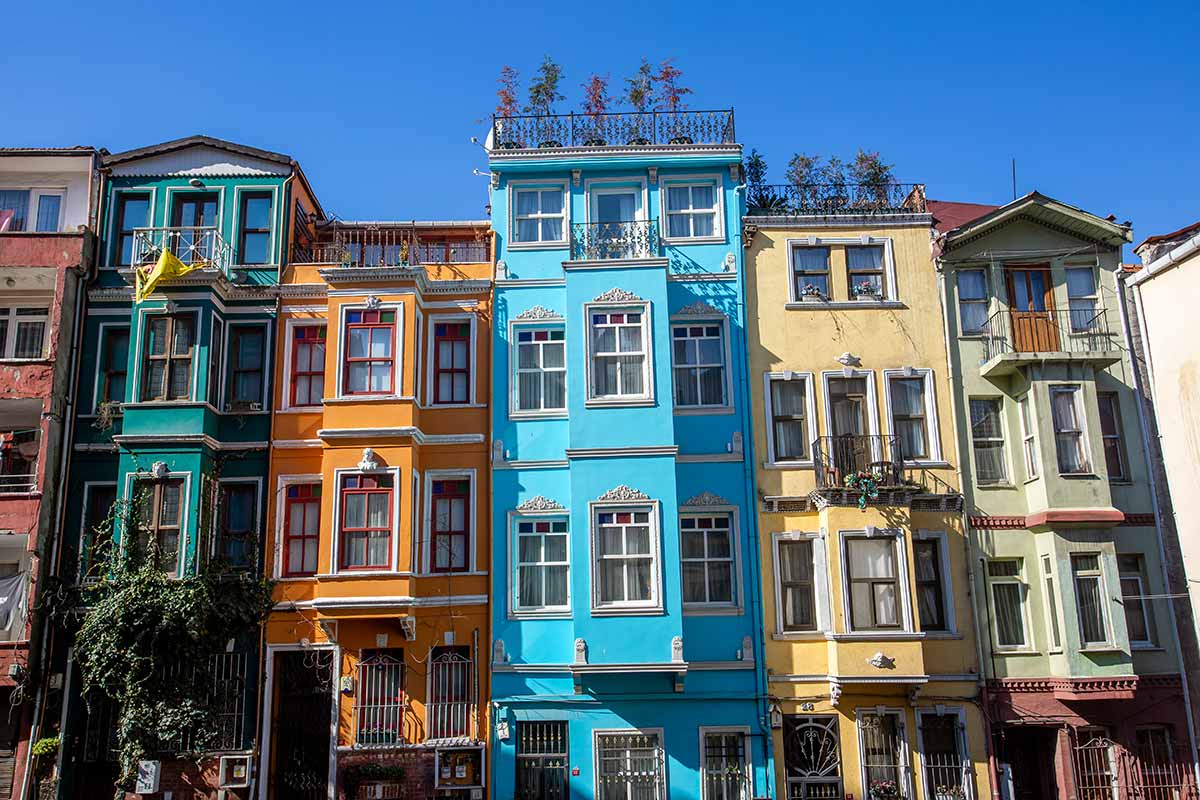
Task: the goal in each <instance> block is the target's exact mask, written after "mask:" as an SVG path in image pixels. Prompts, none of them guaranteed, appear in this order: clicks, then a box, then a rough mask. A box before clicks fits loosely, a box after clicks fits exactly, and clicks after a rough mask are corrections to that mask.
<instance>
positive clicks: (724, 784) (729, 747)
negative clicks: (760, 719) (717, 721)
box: [701, 729, 750, 800]
mask: <svg viewBox="0 0 1200 800" xmlns="http://www.w3.org/2000/svg"><path fill="white" fill-rule="evenodd" d="M701 730H702V734H703V742H704V754H703V762H704V763H703V766H702V767H701V774H702V778H701V785H702V787H703V788H702V791H701V797H702V798H703V800H750V767H749V763H748V759H747V758H746V737H747V734H746V733H745V732H744V731H740V730H737V731H733V730H730V731H724V730H703V729H701Z"/></svg>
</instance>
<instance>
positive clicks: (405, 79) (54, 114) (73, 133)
mask: <svg viewBox="0 0 1200 800" xmlns="http://www.w3.org/2000/svg"><path fill="white" fill-rule="evenodd" d="M584 9H586V10H584ZM1198 25H1200V3H1196V2H1194V0H1192V1H1191V2H1182V1H1177V2H1157V3H1142V4H1136V5H1135V4H1134V3H1118V2H1113V0H1094V2H1089V3H1082V2H1079V3H1055V2H1045V1H1044V0H1043V2H1038V3H1022V2H1010V3H989V4H978V5H975V4H971V3H956V4H950V3H927V2H908V3H904V2H900V3H897V2H884V3H873V2H836V3H832V2H830V3H823V4H820V5H815V4H811V3H810V4H804V5H802V4H799V3H796V2H794V0H783V1H782V2H780V1H778V0H762V1H761V2H756V3H754V4H753V5H750V4H744V5H741V6H734V5H732V4H728V5H726V4H722V5H717V4H708V3H699V2H696V3H662V2H660V3H654V4H646V3H636V4H634V3H629V4H625V3H617V2H606V3H603V4H589V5H586V6H585V5H583V4H580V3H575V4H569V3H558V4H553V5H550V6H547V7H541V6H538V5H533V4H525V3H522V2H507V3H504V4H503V5H500V4H497V5H495V6H493V5H484V4H476V3H469V2H455V3H422V4H420V5H411V4H402V3H395V2H392V3H378V4H360V3H349V2H343V3H333V4H329V3H322V4H308V3H305V2H299V1H294V2H288V3H275V2H250V3H237V4H233V3H230V4H225V3H220V2H206V3H200V4H194V3H193V4H189V6H188V7H187V8H186V9H185V8H184V7H183V4H175V3H171V4H166V3H155V4H152V5H151V4H148V3H147V4H144V5H143V4H128V3H121V2H112V3H108V4H105V5H103V6H97V5H94V4H87V5H84V4H78V5H74V4H72V3H16V4H9V6H8V7H6V8H5V12H4V27H5V29H6V30H5V36H4V40H5V43H4V46H3V47H0V74H3V75H5V76H6V78H7V79H6V81H5V85H6V88H5V101H4V103H3V106H2V107H0V145H69V144H93V145H96V146H102V147H107V148H108V149H109V150H112V151H114V152H115V151H118V150H124V149H129V148H133V147H139V146H142V145H146V144H152V143H154V142H158V141H162V140H165V139H171V138H175V137H178V136H184V135H188V134H192V133H205V134H209V135H212V136H219V137H222V138H227V139H233V140H236V141H240V142H244V143H246V144H250V145H255V146H258V147H263V148H267V149H272V150H279V151H282V152H285V153H289V154H291V155H293V156H294V157H296V158H297V159H298V160H299V161H300V163H301V164H302V165H303V167H304V169H305V171H306V172H307V174H308V176H309V178H310V180H311V181H312V183H313V184H314V186H315V187H316V190H317V193H318V195H319V197H320V199H321V201H322V202H323V203H324V205H325V207H326V208H327V210H330V211H332V212H336V213H337V214H338V215H340V216H342V217H344V218H360V219H363V218H375V219H379V218H394V219H407V218H413V217H417V218H462V217H480V216H482V215H483V213H484V208H483V206H484V203H485V202H486V195H485V185H486V181H485V179H484V178H480V177H476V176H474V175H472V174H471V173H472V170H473V169H474V168H482V167H483V166H484V154H483V152H482V151H481V150H479V149H478V148H477V147H475V146H474V145H472V144H470V142H469V138H470V136H471V135H473V134H478V135H480V137H481V138H482V136H483V133H484V130H485V128H486V123H485V122H484V120H486V118H487V117H488V115H489V114H490V113H491V111H492V109H493V107H494V105H495V89H496V84H495V79H496V77H497V73H498V72H499V69H500V67H501V65H502V64H504V63H511V64H512V65H513V66H515V67H516V68H517V69H518V70H519V71H520V72H521V75H522V78H523V79H525V78H528V77H529V76H530V75H531V74H532V73H533V71H534V70H535V68H536V67H537V65H538V63H539V62H540V61H541V59H542V57H543V55H545V54H550V55H552V56H553V57H554V58H555V59H556V60H558V61H559V62H560V63H561V64H562V65H563V67H564V69H565V72H566V79H565V81H564V88H565V92H564V93H565V94H567V95H568V100H567V101H565V102H564V103H562V104H560V110H562V111H567V110H571V109H572V108H576V107H577V106H578V101H579V95H580V88H579V85H580V84H581V83H582V82H583V81H584V80H585V79H586V78H587V76H588V75H589V74H590V73H592V72H600V73H609V74H610V75H611V78H612V84H613V86H614V88H618V87H619V86H620V85H621V83H622V81H621V79H622V78H623V77H624V76H625V75H627V74H629V73H630V72H632V70H633V68H634V67H635V66H636V64H637V63H638V60H639V59H640V58H641V57H642V56H643V55H645V56H646V57H648V58H650V59H651V60H653V61H656V62H657V61H660V60H662V59H664V58H673V59H674V60H675V63H676V64H677V66H679V67H681V68H682V69H683V70H684V74H685V83H686V84H688V85H690V86H691V87H692V88H693V89H694V90H695V94H694V95H693V97H692V98H691V106H692V107H693V108H723V107H727V106H730V105H732V106H734V108H735V109H736V116H737V129H738V135H739V138H740V139H741V141H742V142H743V143H744V144H745V145H746V146H747V148H749V147H756V148H758V149H759V150H760V151H762V152H763V153H764V154H765V155H766V156H767V159H768V161H769V163H770V164H771V167H772V169H771V173H770V174H769V177H771V178H773V179H775V180H782V177H783V168H784V165H785V163H786V161H787V159H788V157H789V156H790V155H791V154H792V153H794V152H796V151H804V152H808V153H813V154H820V155H830V154H836V155H840V156H842V157H843V158H850V157H852V156H853V154H854V152H855V150H857V149H858V148H859V147H863V148H866V149H869V150H879V151H881V153H882V154H883V156H884V157H885V159H886V160H887V161H889V162H891V163H894V164H895V165H896V166H895V173H896V175H897V177H898V178H899V179H900V180H902V181H913V182H924V183H926V184H927V185H928V187H929V189H928V192H929V195H930V196H931V197H935V198H940V199H954V200H969V201H975V202H1004V201H1006V200H1008V199H1010V198H1011V196H1012V187H1011V176H1010V159H1011V158H1014V157H1015V158H1016V159H1017V189H1018V191H1019V192H1020V193H1024V192H1027V191H1030V190H1032V189H1035V188H1036V189H1038V190H1040V191H1042V192H1044V193H1047V194H1051V195H1054V196H1056V197H1058V198H1060V199H1063V200H1065V201H1067V202H1070V203H1073V204H1075V205H1078V206H1081V207H1083V208H1085V209H1087V210H1089V211H1092V212H1094V213H1097V214H1100V215H1102V216H1103V215H1106V214H1108V213H1113V214H1116V215H1117V217H1118V219H1120V220H1125V219H1130V220H1132V221H1133V223H1134V233H1135V237H1136V239H1137V240H1138V241H1140V240H1141V238H1143V237H1144V236H1147V235H1150V234H1153V233H1163V232H1166V231H1169V230H1173V229H1175V228H1178V227H1181V226H1183V225H1185V224H1188V223H1190V222H1193V221H1195V220H1197V219H1200V192H1197V187H1200V157H1198V156H1197V153H1198V151H1200V147H1198V145H1200V104H1198V103H1197V102H1196V101H1197V98H1198V97H1200V89H1198V87H1200V48H1197V47H1196V46H1195V41H1194V37H1195V31H1196V29H1197V26H1198ZM50 31H54V32H55V34H54V37H53V40H51V39H50V38H49V36H50V34H49V32H50ZM14 34H15V35H14Z"/></svg>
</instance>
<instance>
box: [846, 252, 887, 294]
mask: <svg viewBox="0 0 1200 800" xmlns="http://www.w3.org/2000/svg"><path fill="white" fill-rule="evenodd" d="M846 274H847V280H848V282H849V284H850V296H851V297H866V298H872V299H873V298H877V297H883V245H878V244H874V245H857V246H853V247H851V246H847V247H846Z"/></svg>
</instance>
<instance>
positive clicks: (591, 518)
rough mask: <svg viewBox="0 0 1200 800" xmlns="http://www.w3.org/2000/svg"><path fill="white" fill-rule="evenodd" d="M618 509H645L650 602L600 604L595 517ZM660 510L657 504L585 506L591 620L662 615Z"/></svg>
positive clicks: (613, 502) (598, 502)
mask: <svg viewBox="0 0 1200 800" xmlns="http://www.w3.org/2000/svg"><path fill="white" fill-rule="evenodd" d="M622 509H629V510H633V509H646V510H647V511H648V512H649V526H650V558H651V560H652V566H651V572H652V575H651V581H650V599H649V600H648V601H636V602H629V601H624V602H620V603H605V604H601V603H600V570H599V569H598V567H599V554H600V541H599V540H600V526H599V525H598V524H597V515H598V514H600V512H601V511H619V510H622ZM661 513H662V512H661V508H660V504H659V501H658V500H593V501H591V502H589V503H588V550H589V552H588V573H589V580H590V581H591V586H592V591H591V599H590V603H591V612H592V616H594V617H596V616H606V615H607V616H620V615H641V614H654V613H662V611H663V585H662V584H663V563H662V542H661V541H660V540H661V538H662V523H661V519H662V517H661Z"/></svg>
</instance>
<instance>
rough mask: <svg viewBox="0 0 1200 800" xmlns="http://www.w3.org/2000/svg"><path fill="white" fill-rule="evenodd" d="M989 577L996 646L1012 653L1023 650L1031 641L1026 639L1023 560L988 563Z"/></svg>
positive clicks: (1003, 560)
mask: <svg viewBox="0 0 1200 800" xmlns="http://www.w3.org/2000/svg"><path fill="white" fill-rule="evenodd" d="M987 573H988V583H989V584H991V589H992V614H993V616H994V617H995V620H996V622H995V624H996V646H997V647H998V648H1000V649H1010V650H1011V649H1016V648H1023V647H1025V646H1026V645H1027V644H1028V641H1027V640H1026V638H1025V583H1024V581H1022V580H1021V560H1020V559H1019V558H1008V559H1002V560H997V561H989V562H988V565H987Z"/></svg>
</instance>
